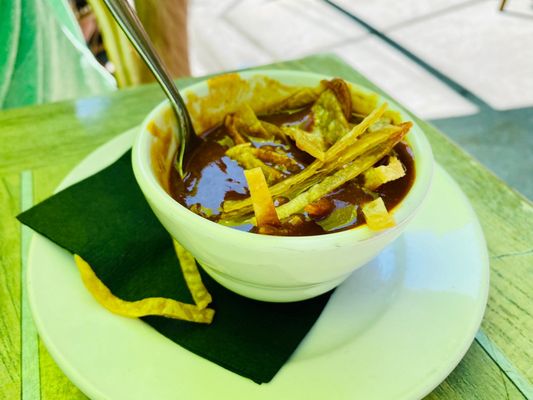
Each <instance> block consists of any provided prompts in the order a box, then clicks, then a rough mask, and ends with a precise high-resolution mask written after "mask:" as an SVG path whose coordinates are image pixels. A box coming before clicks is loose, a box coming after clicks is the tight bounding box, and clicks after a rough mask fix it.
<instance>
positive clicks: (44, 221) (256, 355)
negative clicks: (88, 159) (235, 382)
mask: <svg viewBox="0 0 533 400" xmlns="http://www.w3.org/2000/svg"><path fill="white" fill-rule="evenodd" d="M18 219H19V220H20V221H21V222H22V223H23V224H25V225H27V226H29V227H31V228H32V229H34V230H35V231H36V232H39V233H40V234H42V235H44V236H45V237H47V238H49V239H50V240H52V241H53V242H55V243H57V244H58V245H59V246H61V247H64V248H65V249H67V250H69V251H70V252H72V253H76V254H79V255H80V256H81V257H82V258H83V259H85V260H86V261H87V262H88V263H89V264H90V265H91V267H92V268H93V270H94V271H95V273H96V275H97V276H98V277H99V278H100V279H101V280H102V281H103V282H104V283H105V285H107V287H108V288H109V289H110V290H111V291H112V293H113V294H115V295H116V296H118V297H120V298H122V299H124V300H129V301H134V300H140V299H142V298H146V297H153V296H160V297H169V298H173V299H176V300H179V301H183V302H187V303H193V300H192V297H191V295H190V293H189V291H188V289H187V286H186V284H185V281H184V279H183V276H182V274H181V269H180V268H179V262H178V259H177V257H176V254H175V251H174V248H173V245H172V239H171V237H170V236H169V234H168V233H167V232H166V231H165V229H164V228H163V226H162V225H161V224H160V223H159V221H158V220H157V219H156V217H155V215H154V214H153V213H152V211H151V209H150V208H149V206H148V204H147V203H146V201H145V199H144V197H143V194H142V192H141V191H140V189H139V187H138V186H137V182H136V181H135V178H134V176H133V171H132V168H131V152H130V151H128V152H127V153H126V154H124V155H123V156H122V157H121V158H120V159H119V160H117V161H116V162H115V163H114V164H112V165H111V166H109V167H108V168H106V169H104V170H102V171H100V172H99V173H97V174H95V175H93V176H91V177H89V178H88V179H86V180H84V181H81V182H79V183H77V184H75V185H73V186H71V187H69V188H67V189H66V190H64V191H62V192H60V193H58V194H56V195H54V196H52V197H50V198H49V199H47V200H45V201H43V202H42V203H40V204H38V205H36V206H35V207H33V208H31V209H29V210H28V211H26V212H24V213H22V214H20V215H19V216H18ZM72 266H73V267H74V262H73V263H72ZM200 271H201V268H200ZM201 274H202V279H203V281H204V284H205V286H206V288H207V289H208V291H209V292H210V293H211V295H212V296H213V303H212V304H211V305H210V307H212V308H214V309H215V311H216V313H215V318H214V321H213V323H212V324H211V325H203V324H195V323H191V322H186V321H179V320H174V319H167V318H163V317H145V318H143V320H144V321H145V322H146V323H147V324H149V325H150V326H152V327H153V328H154V329H156V330H157V331H158V332H160V333H161V334H163V335H165V336H166V337H168V338H169V339H171V340H172V341H174V342H175V343H177V344H179V345H180V346H183V347H184V348H186V349H188V350H190V351H192V352H193V353H196V354H198V355H200V356H202V357H204V358H206V359H208V360H210V361H212V362H214V363H216V364H218V365H220V366H222V367H224V368H226V369H228V370H230V371H233V372H235V373H237V374H240V375H242V376H244V377H247V378H250V379H252V380H253V381H255V382H257V383H263V382H269V381H270V380H271V379H272V378H273V377H274V375H275V374H276V373H277V372H278V371H279V369H280V368H281V367H282V366H283V364H284V363H285V362H286V361H287V359H288V358H289V357H290V356H291V354H292V353H293V352H294V350H295V349H296V347H297V346H298V344H299V343H300V341H301V340H302V339H303V338H304V336H305V335H306V334H307V332H308V331H309V329H310V328H311V327H312V326H313V324H314V323H315V321H316V319H317V318H318V316H319V315H320V313H321V312H322V310H323V308H324V306H325V305H326V303H327V301H328V299H329V296H330V293H326V294H324V295H321V296H319V297H316V298H314V299H310V300H306V301H301V302H295V303H282V304H279V303H267V302H260V301H255V300H250V299H247V298H245V297H242V296H239V295H237V294H235V293H233V292H231V291H229V290H227V289H225V288H224V287H222V286H221V285H219V284H218V283H217V282H215V281H214V280H213V279H211V278H210V277H209V276H208V275H207V274H205V273H204V272H203V271H201ZM65 301H68V299H65Z"/></svg>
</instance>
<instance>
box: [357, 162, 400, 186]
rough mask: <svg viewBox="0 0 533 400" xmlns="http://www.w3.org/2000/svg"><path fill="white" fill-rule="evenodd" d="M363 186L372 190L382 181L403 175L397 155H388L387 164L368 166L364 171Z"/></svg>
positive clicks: (392, 179)
mask: <svg viewBox="0 0 533 400" xmlns="http://www.w3.org/2000/svg"><path fill="white" fill-rule="evenodd" d="M364 176H365V188H367V189H369V190H374V189H377V188H378V187H380V186H381V185H383V184H384V183H387V182H390V181H394V180H396V179H399V178H401V177H402V176H405V169H404V167H403V164H402V162H401V161H400V160H399V159H398V158H397V157H390V159H389V162H388V164H387V165H380V166H379V167H375V168H369V169H368V170H366V171H365V174H364Z"/></svg>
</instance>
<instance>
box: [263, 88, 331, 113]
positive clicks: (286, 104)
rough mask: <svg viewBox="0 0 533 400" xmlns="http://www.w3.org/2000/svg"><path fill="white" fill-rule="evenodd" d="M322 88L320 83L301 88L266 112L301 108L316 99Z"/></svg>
mask: <svg viewBox="0 0 533 400" xmlns="http://www.w3.org/2000/svg"><path fill="white" fill-rule="evenodd" d="M324 89H325V88H324V86H323V85H322V84H320V85H318V86H317V87H315V88H302V89H300V90H298V91H297V92H295V93H294V94H292V95H291V96H289V97H287V98H286V99H285V100H283V101H282V102H280V103H278V104H276V105H275V106H274V107H271V108H270V109H269V110H268V112H269V113H271V114H273V113H276V112H278V111H281V110H294V109H297V108H302V107H304V106H306V105H308V104H311V103H313V102H314V101H316V99H318V96H320V94H321V93H322V92H323V91H324Z"/></svg>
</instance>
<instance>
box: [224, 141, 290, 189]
mask: <svg viewBox="0 0 533 400" xmlns="http://www.w3.org/2000/svg"><path fill="white" fill-rule="evenodd" d="M255 150H256V149H255V148H254V147H252V145H251V143H244V144H239V145H237V146H233V147H230V148H229V149H228V150H227V151H226V155H227V156H228V157H230V158H231V159H233V160H235V161H237V162H238V163H239V165H240V166H241V167H243V168H244V169H253V168H261V170H262V171H263V174H264V175H265V177H266V180H267V182H268V183H269V184H272V183H275V182H278V181H280V180H281V179H283V174H282V173H281V172H280V171H278V170H277V169H275V168H273V167H271V166H269V165H266V164H265V163H264V162H263V161H261V160H260V159H259V158H258V157H257V155H256V154H255Z"/></svg>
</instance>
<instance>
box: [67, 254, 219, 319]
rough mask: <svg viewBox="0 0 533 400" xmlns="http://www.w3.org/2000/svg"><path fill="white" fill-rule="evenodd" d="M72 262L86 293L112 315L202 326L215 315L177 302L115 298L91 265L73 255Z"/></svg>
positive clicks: (208, 309)
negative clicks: (159, 317) (164, 319)
mask: <svg viewBox="0 0 533 400" xmlns="http://www.w3.org/2000/svg"><path fill="white" fill-rule="evenodd" d="M74 260H75V261H76V265H77V267H78V270H79V271H80V275H81V279H82V281H83V284H84V285H85V287H86V288H87V290H88V291H89V292H90V293H91V294H92V296H93V297H94V298H95V300H96V301H97V302H98V303H100V304H101V305H102V306H103V307H104V308H106V309H107V310H109V311H111V312H112V313H114V314H118V315H122V316H124V317H131V318H139V317H145V316H147V315H157V316H161V317H166V318H174V319H181V320H184V321H191V322H198V323H202V324H210V323H211V322H212V321H213V316H214V315H215V311H214V310H213V309H210V308H203V309H200V308H199V307H198V306H197V305H195V304H186V303H181V302H179V301H176V300H173V299H167V298H163V297H149V298H146V299H142V300H138V301H125V300H122V299H119V298H118V297H116V296H115V295H113V293H111V291H110V290H109V289H108V288H107V287H106V286H105V285H104V284H103V282H102V281H101V280H100V279H98V277H97V276H96V274H95V273H94V271H93V270H92V268H91V266H90V265H89V264H88V263H87V262H86V261H85V260H83V259H82V258H81V257H80V256H79V255H77V254H75V255H74Z"/></svg>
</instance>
